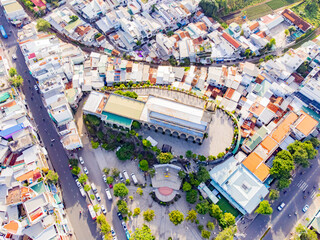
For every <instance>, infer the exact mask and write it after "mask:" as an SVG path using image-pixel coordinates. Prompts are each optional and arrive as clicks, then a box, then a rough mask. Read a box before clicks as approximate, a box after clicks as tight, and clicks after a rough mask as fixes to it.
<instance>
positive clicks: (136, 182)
mask: <svg viewBox="0 0 320 240" xmlns="http://www.w3.org/2000/svg"><path fill="white" fill-rule="evenodd" d="M131 177H132V181H133V183H134V185H137V184H138V179H137V177H136V175H134V173H131Z"/></svg>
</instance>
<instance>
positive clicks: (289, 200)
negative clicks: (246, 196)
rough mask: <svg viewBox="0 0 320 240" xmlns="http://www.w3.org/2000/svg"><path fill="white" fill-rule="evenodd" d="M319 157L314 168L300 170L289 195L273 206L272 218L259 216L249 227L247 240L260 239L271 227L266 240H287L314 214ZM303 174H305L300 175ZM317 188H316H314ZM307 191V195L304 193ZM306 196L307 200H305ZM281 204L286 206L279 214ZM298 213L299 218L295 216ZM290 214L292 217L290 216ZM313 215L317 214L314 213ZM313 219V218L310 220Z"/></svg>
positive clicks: (319, 177)
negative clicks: (296, 228) (306, 209)
mask: <svg viewBox="0 0 320 240" xmlns="http://www.w3.org/2000/svg"><path fill="white" fill-rule="evenodd" d="M319 161H320V160H319V155H318V156H317V159H314V160H312V161H311V162H312V168H307V169H299V170H298V171H296V172H297V174H296V176H295V177H294V179H293V181H292V183H291V186H290V187H289V188H288V189H287V193H286V194H283V191H282V193H281V197H280V198H279V199H278V200H277V201H275V202H274V203H273V204H272V207H273V209H274V212H273V214H272V216H271V217H270V216H262V215H259V216H258V217H257V218H256V219H255V220H254V221H253V222H252V223H251V225H249V227H248V228H247V229H246V230H245V234H246V236H245V238H243V239H246V240H251V239H252V240H255V239H260V238H261V237H262V236H263V234H264V233H265V231H266V230H267V229H268V227H271V229H270V231H269V232H268V233H267V234H266V236H265V237H264V238H263V239H264V240H276V239H285V238H286V237H289V236H290V233H291V232H294V229H293V228H294V226H295V225H296V224H297V222H298V221H299V220H300V221H301V220H303V219H305V218H306V217H307V215H308V214H311V213H312V207H313V205H314V204H313V201H314V200H315V197H316V195H317V192H316V191H317V189H318V188H319V185H318V183H319V181H320V167H319ZM301 172H303V174H300V173H301ZM314 186H315V188H314ZM303 191H305V193H303ZM308 192H309V193H308ZM304 195H306V196H307V197H306V199H304ZM281 202H284V203H285V204H286V206H285V207H284V209H283V210H282V211H281V212H279V211H278V210H277V206H278V205H280V203H281ZM305 204H308V205H309V206H310V209H309V211H308V212H307V213H303V212H302V208H303V207H304V205H305ZM294 212H297V216H295V215H294ZM289 214H290V215H291V216H289ZM312 214H315V212H313V213H312ZM310 219H311V218H310Z"/></svg>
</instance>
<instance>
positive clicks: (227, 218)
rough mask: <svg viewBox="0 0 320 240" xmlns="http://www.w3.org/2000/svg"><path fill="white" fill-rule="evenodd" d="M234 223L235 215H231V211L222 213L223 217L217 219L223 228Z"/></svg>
mask: <svg viewBox="0 0 320 240" xmlns="http://www.w3.org/2000/svg"><path fill="white" fill-rule="evenodd" d="M235 223H236V220H235V216H233V215H232V214H231V213H228V212H225V213H224V214H223V217H222V218H220V219H219V224H220V226H221V227H222V228H223V229H225V228H227V227H230V226H232V225H234V224H235Z"/></svg>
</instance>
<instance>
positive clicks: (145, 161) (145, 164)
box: [139, 160, 149, 172]
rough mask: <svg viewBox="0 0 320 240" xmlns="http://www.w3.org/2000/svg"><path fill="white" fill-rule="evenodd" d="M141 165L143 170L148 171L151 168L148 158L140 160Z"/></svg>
mask: <svg viewBox="0 0 320 240" xmlns="http://www.w3.org/2000/svg"><path fill="white" fill-rule="evenodd" d="M139 167H140V169H141V170H142V171H144V172H146V171H148V170H149V163H148V161H147V160H141V161H140V162H139Z"/></svg>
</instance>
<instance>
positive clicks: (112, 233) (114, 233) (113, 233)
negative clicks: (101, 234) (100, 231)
mask: <svg viewBox="0 0 320 240" xmlns="http://www.w3.org/2000/svg"><path fill="white" fill-rule="evenodd" d="M111 235H112V237H115V236H116V235H117V234H116V232H115V231H114V229H113V227H111Z"/></svg>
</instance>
